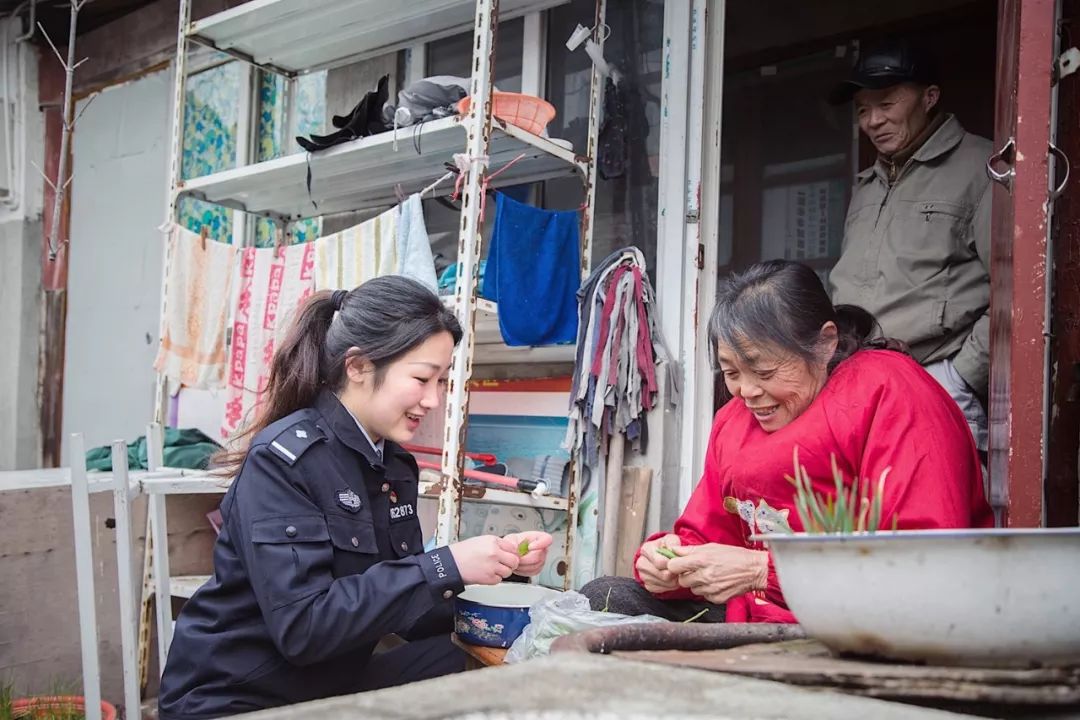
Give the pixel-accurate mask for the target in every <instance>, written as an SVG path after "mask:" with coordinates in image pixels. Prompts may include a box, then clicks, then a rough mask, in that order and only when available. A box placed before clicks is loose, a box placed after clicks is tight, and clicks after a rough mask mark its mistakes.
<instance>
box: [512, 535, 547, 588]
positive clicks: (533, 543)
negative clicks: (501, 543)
mask: <svg viewBox="0 0 1080 720" xmlns="http://www.w3.org/2000/svg"><path fill="white" fill-rule="evenodd" d="M503 539H504V540H509V541H510V542H512V543H514V547H515V548H517V547H520V546H521V543H523V542H527V543H529V551H528V552H527V553H525V555H523V556H522V558H521V562H520V563H519V564H518V566H517V570H515V571H514V574H516V575H525V576H527V577H531V576H533V575H539V574H540V571H541V570H543V569H544V563H545V562H547V551H548V547H550V546H551V541H552V537H551V535H549V534H547V533H546V532H540V531H539V530H527V531H526V532H519V533H511V534H510V535H504V536H503Z"/></svg>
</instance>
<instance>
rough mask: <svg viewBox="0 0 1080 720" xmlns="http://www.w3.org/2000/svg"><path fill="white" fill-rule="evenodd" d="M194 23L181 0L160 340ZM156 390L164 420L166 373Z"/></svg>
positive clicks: (186, 0)
mask: <svg viewBox="0 0 1080 720" xmlns="http://www.w3.org/2000/svg"><path fill="white" fill-rule="evenodd" d="M190 26H191V0H180V18H179V22H178V23H177V31H176V62H175V63H174V68H173V71H174V72H175V73H176V75H175V77H174V78H173V121H172V135H171V137H170V141H169V197H168V200H167V206H166V209H165V222H164V223H163V224H162V226H161V227H162V230H163V232H162V240H163V241H164V243H165V252H163V253H162V257H163V260H162V267H161V320H160V324H159V326H158V343H160V342H161V339H162V338H163V337H164V336H165V314H166V313H167V312H168V309H169V308H168V301H167V298H168V296H169V263H170V262H171V261H172V249H171V243H169V234H170V229H171V226H172V223H173V222H175V221H176V203H177V195H178V194H179V192H180V188H181V185H182V184H183V177H182V174H181V173H182V169H183V157H184V110H185V106H186V104H187V103H186V102H185V92H186V88H187V47H188V45H187V43H188V28H189V27H190ZM156 390H157V391H156V392H155V393H154V422H156V423H161V424H162V425H164V424H165V407H166V402H167V400H166V397H165V395H166V382H165V376H164V375H161V374H159V375H158V377H157V386H156Z"/></svg>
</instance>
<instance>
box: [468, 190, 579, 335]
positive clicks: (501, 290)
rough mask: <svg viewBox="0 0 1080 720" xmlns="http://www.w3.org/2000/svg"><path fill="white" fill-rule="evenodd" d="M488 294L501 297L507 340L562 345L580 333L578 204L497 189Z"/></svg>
mask: <svg viewBox="0 0 1080 720" xmlns="http://www.w3.org/2000/svg"><path fill="white" fill-rule="evenodd" d="M495 203H496V204H495V223H494V226H493V228H492V232H491V244H490V249H489V250H488V264H487V271H486V273H485V275H484V285H483V292H482V294H483V296H484V297H487V298H490V299H492V300H495V301H497V302H498V303H499V330H500V331H502V337H503V341H504V342H505V343H506V344H507V345H511V346H514V345H517V346H522V345H556V344H559V343H571V342H573V341H574V339H575V338H576V337H577V332H578V311H577V301H576V294H577V289H578V285H579V282H580V274H579V270H578V268H579V267H580V257H579V256H580V252H581V248H580V243H579V240H578V225H579V223H580V219H579V217H578V211H576V210H542V209H540V208H535V207H532V206H531V205H526V204H524V203H520V202H518V201H516V200H513V199H511V198H510V197H507V196H506V195H504V194H503V193H496V194H495Z"/></svg>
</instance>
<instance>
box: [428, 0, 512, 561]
mask: <svg viewBox="0 0 1080 720" xmlns="http://www.w3.org/2000/svg"><path fill="white" fill-rule="evenodd" d="M498 24H499V0H478V1H477V3H476V21H475V25H474V27H473V62H472V85H471V88H470V95H471V97H472V102H471V104H470V107H469V115H468V119H467V120H466V122H465V129H466V130H465V131H466V133H467V136H468V142H467V143H466V149H465V152H466V153H467V155H468V158H469V166H468V170H467V171H466V173H465V189H464V191H463V194H462V198H461V231H460V233H459V235H458V258H457V282H456V284H455V286H454V310H455V312H456V313H457V318H458V322H460V323H461V329H462V331H463V335H462V338H461V342H459V343H458V345H457V347H456V348H455V349H454V357H453V361H452V363H451V365H450V382H449V385H448V387H447V393H446V424H445V431H444V432H445V438H444V439H443V454H442V469H441V470H442V477H443V489H442V492H441V493H440V494H439V515H438V525H437V528H436V533H435V537H436V542H438V544H440V545H446V544H449V543H453V542H457V539H458V529H459V526H460V523H461V480H462V473H463V471H464V469H465V437H466V433H467V431H468V420H469V380H470V379H471V378H472V361H473V349H474V346H475V343H476V338H475V335H476V290H477V268H478V266H479V263H480V242H481V238H480V222H481V219H480V206H481V203H482V202H483V199H484V198H483V193H484V190H483V180H484V175H485V173H486V171H487V154H488V148H489V144H490V139H491V82H492V74H493V70H494V66H495V41H494V37H495V32H496V30H497V29H498Z"/></svg>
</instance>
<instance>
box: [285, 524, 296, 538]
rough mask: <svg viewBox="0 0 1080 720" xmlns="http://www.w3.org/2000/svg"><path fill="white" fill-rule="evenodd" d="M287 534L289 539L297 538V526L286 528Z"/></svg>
mask: <svg viewBox="0 0 1080 720" xmlns="http://www.w3.org/2000/svg"><path fill="white" fill-rule="evenodd" d="M285 534H286V535H288V536H289V537H296V526H295V525H290V526H289V527H287V528H285Z"/></svg>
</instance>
